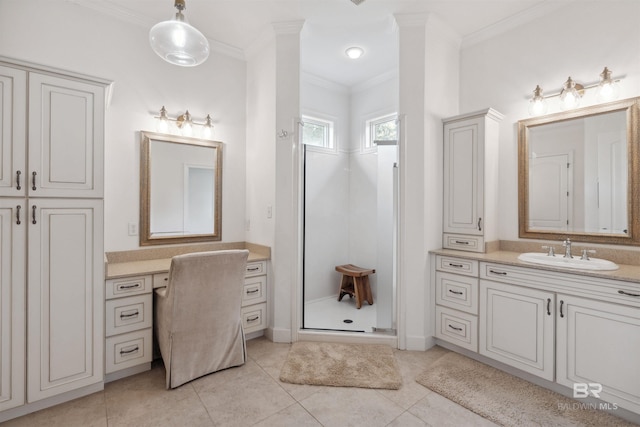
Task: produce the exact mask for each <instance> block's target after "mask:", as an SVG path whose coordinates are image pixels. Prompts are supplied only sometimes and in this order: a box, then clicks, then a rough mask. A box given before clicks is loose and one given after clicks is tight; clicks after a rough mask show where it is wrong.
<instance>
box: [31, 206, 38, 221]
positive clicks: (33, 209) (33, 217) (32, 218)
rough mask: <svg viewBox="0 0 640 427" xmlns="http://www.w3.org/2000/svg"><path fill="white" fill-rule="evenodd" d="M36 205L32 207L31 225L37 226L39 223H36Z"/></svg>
mask: <svg viewBox="0 0 640 427" xmlns="http://www.w3.org/2000/svg"><path fill="white" fill-rule="evenodd" d="M36 209H37V207H36V205H33V206H31V224H34V225H35V224H37V223H38V222H37V221H36Z"/></svg>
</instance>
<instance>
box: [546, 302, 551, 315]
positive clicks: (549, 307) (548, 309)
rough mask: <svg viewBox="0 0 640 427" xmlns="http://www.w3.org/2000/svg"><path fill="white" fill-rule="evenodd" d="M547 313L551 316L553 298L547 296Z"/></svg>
mask: <svg viewBox="0 0 640 427" xmlns="http://www.w3.org/2000/svg"><path fill="white" fill-rule="evenodd" d="M547 315H548V316H551V298H547Z"/></svg>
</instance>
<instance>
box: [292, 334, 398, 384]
mask: <svg viewBox="0 0 640 427" xmlns="http://www.w3.org/2000/svg"><path fill="white" fill-rule="evenodd" d="M280 380H281V381H284V382H287V383H292V384H312V385H326V386H336V387H362V388H385V389H392V390H397V389H399V388H400V386H401V385H402V377H401V376H400V372H399V371H398V365H397V363H396V359H395V357H394V355H393V350H392V349H391V347H389V346H387V345H372V344H337V343H319V342H296V343H294V344H293V345H292V346H291V350H290V351H289V355H288V356H287V360H286V362H285V364H284V366H283V367H282V370H281V371H280Z"/></svg>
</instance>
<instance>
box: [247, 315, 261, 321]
mask: <svg viewBox="0 0 640 427" xmlns="http://www.w3.org/2000/svg"><path fill="white" fill-rule="evenodd" d="M259 318H260V316H256V317H251V318H247V322H255V321H256V320H258V319H259Z"/></svg>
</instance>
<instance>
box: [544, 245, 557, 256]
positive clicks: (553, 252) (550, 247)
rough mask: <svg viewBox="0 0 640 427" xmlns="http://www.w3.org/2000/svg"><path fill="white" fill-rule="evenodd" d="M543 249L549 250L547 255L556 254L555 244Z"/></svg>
mask: <svg viewBox="0 0 640 427" xmlns="http://www.w3.org/2000/svg"><path fill="white" fill-rule="evenodd" d="M542 249H546V250H547V256H556V250H555V248H554V247H553V246H551V245H549V246H543V247H542Z"/></svg>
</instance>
